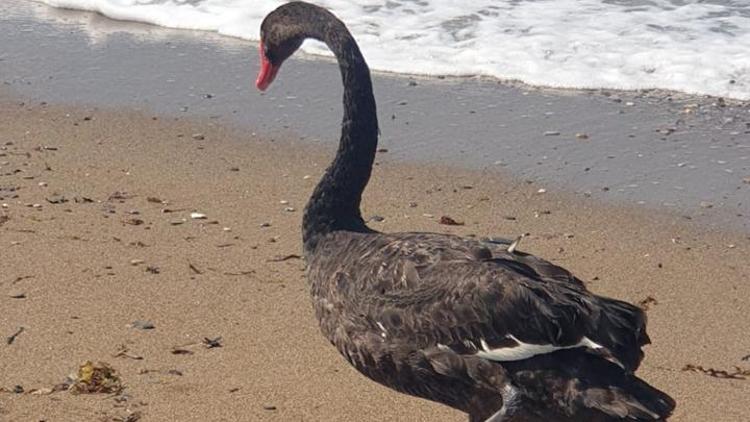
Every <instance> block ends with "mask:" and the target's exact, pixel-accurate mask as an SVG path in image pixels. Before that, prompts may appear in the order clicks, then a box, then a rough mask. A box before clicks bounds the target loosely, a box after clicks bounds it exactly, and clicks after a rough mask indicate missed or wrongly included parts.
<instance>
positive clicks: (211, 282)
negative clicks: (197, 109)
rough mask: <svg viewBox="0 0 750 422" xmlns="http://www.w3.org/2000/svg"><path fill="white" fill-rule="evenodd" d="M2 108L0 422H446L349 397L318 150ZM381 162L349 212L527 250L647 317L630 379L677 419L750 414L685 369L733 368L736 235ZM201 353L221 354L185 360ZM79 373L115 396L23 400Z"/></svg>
mask: <svg viewBox="0 0 750 422" xmlns="http://www.w3.org/2000/svg"><path fill="white" fill-rule="evenodd" d="M0 92H1V91H0ZM0 99H1V101H0V148H1V149H0V197H2V199H0V203H2V204H4V205H2V208H1V209H0V216H1V218H2V219H0V246H1V247H0V261H1V262H2V272H1V273H0V309H2V312H0V334H1V335H2V338H3V340H5V339H6V337H8V336H11V335H12V334H14V333H15V332H17V331H18V329H19V328H20V327H24V330H23V331H22V332H21V333H20V334H18V335H17V336H16V337H15V338H14V340H13V342H12V344H7V341H3V343H2V344H0V387H2V388H3V389H4V390H3V391H4V392H0V419H2V420H8V421H37V420H47V421H80V420H99V419H101V420H107V421H116V420H125V419H124V418H126V417H127V416H128V415H131V414H134V413H135V412H140V416H141V420H145V421H167V420H181V421H190V420H195V421H204V420H216V421H219V420H225V421H258V420H278V421H282V420H283V421H288V420H307V421H318V420H337V421H345V420H358V421H382V420H389V421H413V420H446V421H460V420H464V419H463V417H462V415H460V414H459V413H456V412H453V411H451V410H449V409H446V408H444V407H442V406H440V405H437V404H433V403H429V402H426V401H422V400H419V399H414V398H410V397H407V396H403V395H400V394H397V393H394V392H391V391H390V390H388V389H386V388H383V387H380V386H378V385H376V384H374V383H372V382H370V381H368V380H366V379H365V378H363V377H362V376H360V375H359V374H358V373H356V372H355V371H354V370H353V369H351V368H350V367H349V366H348V364H347V363H346V362H345V361H344V359H343V358H341V357H340V356H339V355H338V354H337V353H336V352H335V351H334V350H333V348H332V347H331V346H330V345H329V344H328V343H327V342H326V341H325V340H324V339H323V337H322V336H321V335H320V334H319V332H318V329H317V326H316V322H315V320H314V317H313V315H312V311H311V307H310V305H309V300H308V295H307V288H306V284H305V280H304V278H303V272H302V269H303V262H302V261H301V260H300V259H298V255H299V254H300V253H301V252H300V234H299V231H300V230H299V227H300V218H301V209H302V207H303V206H304V203H305V201H306V199H307V197H308V195H309V194H310V192H311V189H312V188H313V186H314V184H315V182H316V181H317V179H318V177H319V176H320V175H321V173H322V171H323V169H324V168H325V166H326V165H327V163H328V160H329V159H330V154H331V153H332V152H333V148H332V146H325V147H323V148H311V147H305V146H304V145H301V144H300V142H299V141H298V140H296V139H285V138H275V139H273V140H272V139H269V138H265V137H258V136H253V135H252V134H250V133H248V132H247V131H245V130H243V129H242V128H234V127H232V126H230V125H227V124H218V123H217V122H215V121H212V120H211V119H203V120H191V119H177V120H176V119H174V118H171V117H165V116H161V115H155V114H146V113H137V112H132V111H128V110H123V109H105V110H97V109H93V108H90V109H87V108H80V107H79V108H76V107H70V106H67V107H63V106H51V105H42V104H38V103H30V102H28V101H22V100H19V99H17V98H14V97H10V96H8V95H7V93H5V94H2V97H0ZM377 161H378V165H377V166H376V167H375V171H374V175H373V179H372V183H371V184H370V186H369V188H368V190H367V192H366V195H365V202H364V215H365V216H366V217H368V218H369V217H371V216H373V215H377V216H380V217H382V218H383V220H382V221H380V222H374V221H373V222H371V225H372V226H373V227H374V228H376V229H379V230H384V231H402V230H426V231H437V232H452V233H457V234H461V235H478V236H485V235H492V236H504V237H514V236H516V235H518V234H520V233H524V232H528V233H530V236H529V237H528V238H527V239H525V240H524V241H523V243H522V246H521V249H522V250H524V251H527V252H531V253H535V254H538V255H540V256H542V257H545V258H547V259H549V260H551V261H553V262H555V263H558V264H561V265H563V266H565V267H567V268H569V269H571V270H572V271H574V272H575V273H576V274H578V275H579V276H580V277H582V278H583V279H584V280H586V281H587V282H588V285H589V287H590V288H591V289H593V290H594V291H596V292H597V293H601V294H606V295H612V296H615V297H618V298H622V299H625V300H628V301H631V302H636V303H638V302H640V303H644V304H645V306H647V307H648V315H649V319H650V325H649V328H650V330H649V331H650V334H651V338H652V340H653V343H654V344H653V345H651V346H649V347H648V348H647V358H646V360H645V361H644V363H643V365H642V367H641V370H640V371H639V375H640V376H642V377H643V378H645V379H646V380H648V381H649V382H651V383H653V384H654V385H656V386H658V387H659V388H662V389H664V390H666V391H668V392H669V393H670V394H672V395H673V396H674V397H675V398H676V399H677V401H678V407H677V410H676V413H675V420H678V421H705V420H714V421H741V420H745V419H746V418H747V414H746V399H747V396H748V394H750V380H749V379H723V378H720V377H716V376H710V375H708V374H705V373H702V372H700V371H698V372H696V371H687V370H684V368H685V367H686V366H687V365H697V366H701V367H703V368H705V369H706V370H709V371H710V370H711V369H716V370H725V371H728V372H729V373H731V372H733V371H735V366H737V367H740V368H741V369H743V370H748V369H750V364H748V362H747V361H744V360H743V357H745V356H747V355H748V354H750V341H749V340H748V338H747V336H746V333H745V331H746V329H747V326H748V325H749V324H750V316H749V315H748V312H747V311H748V305H747V298H748V297H750V286H748V284H747V279H748V274H750V264H749V263H748V261H747V256H748V250H749V248H750V239H748V238H747V236H746V235H744V234H741V233H736V232H718V231H707V230H704V229H703V228H702V227H701V226H699V225H696V224H691V223H690V222H688V221H686V220H684V219H683V218H681V217H680V216H678V215H673V214H660V213H653V212H648V211H645V210H642V209H639V208H632V209H628V208H622V207H613V206H606V205H601V204H598V203H597V202H595V201H594V200H592V199H581V198H579V197H577V196H575V195H572V194H566V193H562V192H558V191H548V192H546V193H539V187H538V186H537V185H536V184H527V183H524V182H520V183H518V182H513V181H512V180H509V179H505V178H501V177H499V176H497V175H496V174H494V173H492V172H487V171H473V170H465V169H460V168H456V167H450V166H436V165H422V164H420V165H413V164H408V163H403V162H401V161H400V160H397V159H394V158H393V157H392V156H391V154H390V153H389V152H385V153H380V154H379V155H378V160H377ZM282 201H288V202H282ZM412 203H413V204H416V205H412ZM288 207H291V208H293V211H288V210H287V209H288ZM191 212H200V213H203V214H205V215H206V219H204V220H197V219H192V218H191V217H190V213H191ZM443 215H447V216H450V217H452V218H454V219H455V220H457V221H460V222H464V223H465V225H463V226H445V225H440V224H439V223H438V220H439V219H440V217H441V216H443ZM283 258H286V259H283ZM279 259H282V260H279ZM138 320H140V321H148V322H150V323H152V324H153V325H154V327H155V328H153V329H150V330H143V329H139V328H135V327H132V326H131V325H132V324H133V323H134V322H135V321H138ZM219 336H220V337H221V341H220V342H221V345H222V347H215V348H207V347H206V346H204V345H203V344H202V343H201V341H202V339H204V338H205V337H208V338H216V337H219ZM175 347H178V348H182V349H186V350H188V351H189V352H192V354H173V350H174V348H175ZM123 348H124V349H127V353H126V355H120V356H116V355H117V354H118V352H119V351H121V350H122V349H123ZM137 357H142V359H136V358H137ZM86 360H92V361H104V362H107V363H109V364H110V365H112V366H113V367H114V368H115V369H116V370H117V371H118V372H119V373H120V375H121V377H122V380H123V384H124V385H125V387H126V388H125V390H124V391H123V392H122V393H121V394H117V395H96V394H94V395H73V394H71V393H70V392H67V391H61V392H56V393H52V394H33V391H34V390H36V389H43V388H51V387H52V386H54V385H55V384H58V383H60V382H61V381H63V379H64V378H65V376H66V375H68V374H70V373H72V372H75V371H76V369H77V368H78V366H79V365H80V364H81V363H82V362H84V361H86ZM719 375H721V374H719ZM745 378H747V377H745ZM17 385H18V386H21V387H22V389H23V391H24V392H25V393H13V392H12V391H13V390H14V389H15V388H16V387H15V386H17ZM19 391H20V390H19ZM118 418H120V419H118Z"/></svg>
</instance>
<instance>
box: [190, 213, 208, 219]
mask: <svg viewBox="0 0 750 422" xmlns="http://www.w3.org/2000/svg"><path fill="white" fill-rule="evenodd" d="M190 218H192V219H193V220H205V219H206V214H203V213H200V212H191V213H190Z"/></svg>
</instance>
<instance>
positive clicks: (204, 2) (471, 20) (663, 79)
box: [39, 0, 750, 100]
mask: <svg viewBox="0 0 750 422" xmlns="http://www.w3.org/2000/svg"><path fill="white" fill-rule="evenodd" d="M39 1H41V2H43V3H46V4H48V5H51V6H55V7H64V8H71V9H81V10H90V11H95V12H98V13H101V14H103V15H106V16H108V17H111V18H113V19H119V20H131V21H139V22H145V23H150V24H154V25H160V26H166V27H172V28H186V29H199V30H207V31H217V32H219V33H221V34H224V35H228V36H233V37H240V38H245V39H249V40H257V39H258V32H259V27H260V23H261V21H262V19H263V17H264V16H265V15H266V14H267V13H268V12H270V11H271V10H273V9H274V8H276V7H278V6H279V5H281V4H283V3H284V2H283V1H279V0H39ZM317 3H318V4H320V5H322V6H325V7H327V8H329V9H330V10H332V11H333V12H334V13H335V14H336V15H338V16H339V17H340V18H341V19H342V20H344V21H345V22H346V23H347V25H348V26H349V28H350V30H351V31H352V33H353V34H354V35H355V37H356V38H357V40H358V42H359V43H360V46H361V48H362V51H363V52H364V54H365V57H366V58H367V61H368V63H369V64H370V67H372V68H373V69H376V70H380V71H390V72H396V73H408V74H419V75H456V76H458V75H469V76H470V75H484V76H491V77H496V78H499V79H510V80H519V81H522V82H525V83H528V84H532V85H539V86H550V87H564V88H612V89H645V88H662V89H669V90H675V91H682V92H687V93H692V94H707V95H716V96H723V97H728V98H735V99H740V100H750V1H747V0H474V1H464V0H385V1H375V0H318V1H317ZM303 50H304V51H305V52H307V53H310V54H320V55H330V53H329V52H328V51H327V49H326V48H325V46H324V45H323V44H321V43H318V42H306V43H305V45H304V46H303Z"/></svg>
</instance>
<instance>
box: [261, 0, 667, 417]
mask: <svg viewBox="0 0 750 422" xmlns="http://www.w3.org/2000/svg"><path fill="white" fill-rule="evenodd" d="M308 37H312V38H316V39H319V40H321V41H323V42H325V43H326V44H327V45H328V46H329V47H330V48H331V50H332V51H333V52H334V54H335V55H336V57H337V59H338V60H339V65H340V69H341V73H342V79H343V83H344V110H345V111H344V120H343V122H342V134H341V142H340V145H339V149H338V152H337V155H336V158H335V159H334V161H333V163H332V164H331V166H330V167H329V168H328V170H327V171H326V173H325V175H324V176H323V178H322V179H321V181H320V183H319V184H318V186H317V187H316V189H315V191H314V193H313V195H312V197H311V199H310V202H309V203H308V205H307V207H306V209H305V215H304V219H303V243H304V245H303V246H304V253H305V258H306V260H307V278H308V281H309V284H310V289H311V295H312V299H313V306H314V308H315V313H316V316H317V318H318V320H319V322H320V327H321V329H322V331H323V334H324V335H325V336H326V337H327V338H328V339H329V340H330V341H331V343H332V344H333V345H334V346H336V348H337V349H338V350H339V351H340V352H341V353H342V354H343V355H344V356H345V357H346V358H347V359H348V360H349V362H350V363H351V364H352V365H353V366H354V367H355V368H357V370H359V371H360V372H362V373H363V374H365V375H367V376H368V377H370V378H371V379H373V380H375V381H377V382H379V383H382V384H384V385H387V386H389V387H391V388H393V389H395V390H398V391H401V392H404V393H407V394H411V395H415V396H418V397H423V398H426V399H429V400H433V401H437V402H440V403H443V404H446V405H448V406H451V407H454V408H456V409H460V410H463V411H465V412H467V413H468V414H469V416H470V419H471V420H472V421H484V420H496V421H501V420H502V421H510V420H514V421H515V420H538V421H573V420H582V421H584V420H585V421H594V420H602V421H614V420H627V419H630V420H660V419H665V418H666V417H667V416H668V415H669V414H670V412H671V410H672V409H673V407H674V402H673V401H672V399H671V398H669V396H667V395H666V394H664V393H662V392H660V391H658V390H656V389H654V388H652V387H650V386H649V385H648V384H646V383H645V382H643V381H641V380H640V379H638V378H636V377H635V376H634V375H632V373H633V371H635V369H636V368H637V367H638V365H639V363H640V361H641V359H642V357H643V353H642V351H641V347H642V346H643V345H645V344H647V343H648V336H647V335H646V330H645V315H644V314H643V312H642V311H641V310H640V309H638V308H636V307H634V306H632V305H630V304H627V303H625V302H621V301H617V300H613V299H608V298H604V297H600V296H596V295H594V294H592V293H590V292H589V291H588V290H586V288H585V287H584V285H583V283H582V282H581V281H580V280H578V279H577V278H575V277H574V276H573V275H571V274H570V273H569V272H568V271H566V270H564V269H562V268H560V267H557V266H555V265H553V264H551V263H549V262H547V261H544V260H542V259H540V258H536V257H534V256H531V255H527V254H523V253H519V252H515V251H513V249H512V248H511V249H510V250H509V248H508V245H502V244H494V243H485V242H479V241H476V240H472V239H463V238H460V237H457V236H451V235H444V234H433V233H396V234H386V233H378V232H376V231H374V230H372V229H370V228H368V227H367V226H366V224H365V223H364V221H363V219H362V217H361V214H360V210H359V205H360V199H361V195H362V192H363V191H364V188H365V186H366V185H367V182H368V180H369V177H370V171H371V168H372V163H373V159H374V156H375V149H376V146H377V138H378V125H377V116H376V108H375V100H374V98H373V95H372V85H371V81H370V74H369V69H368V68H367V65H366V63H365V61H364V59H363V57H362V55H361V53H360V51H359V48H358V47H357V44H356V42H355V41H354V39H353V38H352V37H351V35H350V34H349V32H348V30H347V29H346V27H345V26H344V24H343V23H341V21H339V20H338V19H337V18H336V17H335V16H333V15H332V14H331V13H330V12H328V11H326V10H325V9H322V8H319V7H317V6H313V5H310V4H307V3H302V2H293V3H288V4H286V5H284V6H281V7H280V8H278V9H277V10H275V11H274V12H272V13H271V14H269V15H268V16H267V17H266V19H265V20H264V22H263V25H262V27H261V60H262V69H261V73H260V75H259V77H258V81H257V82H256V84H257V85H258V87H259V88H260V89H265V88H267V87H268V85H269V84H270V83H271V82H272V81H273V79H274V77H275V75H276V72H277V71H278V69H279V66H281V63H283V61H284V60H285V59H286V58H288V57H289V56H290V55H291V54H292V53H294V51H295V50H296V49H297V48H298V47H299V45H300V44H301V42H302V40H304V39H305V38H308Z"/></svg>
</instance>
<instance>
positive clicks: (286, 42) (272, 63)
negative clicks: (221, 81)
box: [255, 3, 309, 91]
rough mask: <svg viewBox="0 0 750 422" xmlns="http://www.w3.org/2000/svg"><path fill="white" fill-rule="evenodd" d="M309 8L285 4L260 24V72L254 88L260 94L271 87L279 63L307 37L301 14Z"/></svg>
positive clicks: (303, 16)
mask: <svg viewBox="0 0 750 422" xmlns="http://www.w3.org/2000/svg"><path fill="white" fill-rule="evenodd" d="M308 6H309V5H306V4H305V3H288V4H286V5H284V6H281V7H279V8H278V9H276V10H274V11H273V12H271V13H269V14H268V16H266V18H265V19H264V20H263V23H262V24H261V25H260V45H259V49H260V72H258V79H256V81H255V86H257V87H258V89H260V90H261V91H265V90H266V88H268V86H269V85H271V82H273V80H274V78H275V77H276V74H277V73H278V72H279V68H281V64H282V63H284V61H285V60H286V59H288V58H289V56H291V55H292V54H294V52H295V51H297V49H298V48H299V47H300V45H302V41H304V40H305V38H307V36H308V34H307V32H308V31H306V30H305V22H306V20H305V18H306V16H305V13H304V12H305V11H306V10H305V9H307V7H308ZM308 13H309V12H308ZM308 25H309V24H308Z"/></svg>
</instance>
